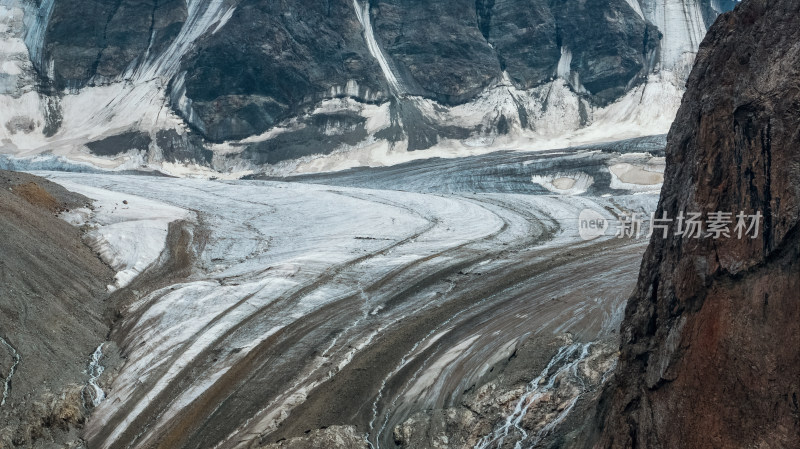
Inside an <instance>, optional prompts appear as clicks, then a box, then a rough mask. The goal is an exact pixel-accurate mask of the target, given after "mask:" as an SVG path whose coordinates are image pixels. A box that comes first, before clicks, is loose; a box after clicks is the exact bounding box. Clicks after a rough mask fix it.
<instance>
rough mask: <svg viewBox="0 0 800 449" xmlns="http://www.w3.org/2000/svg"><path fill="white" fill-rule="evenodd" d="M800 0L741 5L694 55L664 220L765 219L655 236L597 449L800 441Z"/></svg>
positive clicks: (672, 144)
mask: <svg viewBox="0 0 800 449" xmlns="http://www.w3.org/2000/svg"><path fill="white" fill-rule="evenodd" d="M798 17H800V4H799V3H797V2H795V1H790V0H777V1H766V0H750V1H748V2H743V3H742V4H741V5H740V6H739V7H738V8H737V9H736V11H735V12H733V13H729V14H727V15H725V16H723V17H722V18H720V19H719V20H718V21H717V22H716V23H715V25H714V26H713V27H712V28H711V30H710V32H709V35H708V37H707V38H706V40H705V41H704V43H703V45H702V46H701V47H700V52H699V54H698V58H697V64H696V66H695V67H694V70H693V71H692V74H691V76H690V78H689V82H688V91H687V94H686V96H685V97H684V102H683V104H682V106H681V109H680V111H679V113H678V117H677V120H676V122H675V123H674V125H673V126H672V130H671V132H670V135H669V137H668V144H667V149H666V155H667V170H666V179H665V184H664V188H663V191H662V198H661V202H660V205H659V210H658V212H657V214H656V215H657V216H661V213H662V212H665V213H667V215H668V216H669V217H676V216H677V215H678V213H680V212H681V211H687V212H688V211H698V212H703V213H704V214H707V213H709V212H715V211H722V212H733V214H734V218H733V220H734V224H732V225H731V227H732V228H733V226H734V225H735V224H736V222H737V219H736V218H735V215H736V214H738V213H739V212H740V211H744V213H745V214H756V213H760V214H761V215H762V216H763V219H762V221H761V227H760V229H759V232H758V234H757V238H753V239H751V238H747V237H744V238H742V239H739V238H738V237H737V235H736V234H732V235H731V238H721V239H717V240H715V239H711V238H705V239H690V238H677V237H673V236H670V238H667V239H662V238H654V239H653V240H652V241H651V243H650V247H649V249H648V251H647V253H646V255H645V258H644V262H643V264H642V270H641V274H640V278H639V283H638V287H637V289H636V291H635V293H634V295H633V297H632V298H631V300H630V302H629V304H628V307H627V310H626V316H625V321H624V323H623V326H622V333H621V335H622V346H621V356H620V363H619V367H618V369H617V372H616V376H615V379H614V381H613V383H612V384H611V386H610V387H609V388H607V390H606V392H605V396H604V400H603V402H602V403H601V408H600V412H599V415H598V417H597V422H598V427H597V428H598V429H602V430H600V431H598V432H600V433H601V435H600V436H601V439H600V440H599V443H597V445H596V446H594V447H615V448H617V447H619V448H621V447H647V448H674V447H693V448H706V447H726V448H732V447H762V448H788V447H794V446H795V445H796V444H797V442H798V441H799V440H800V421H799V419H800V418H799V417H798V401H800V399H798V396H799V395H800V378H798V375H797V373H798V372H800V297H798V293H797V292H798V291H800V290H799V289H800V263H799V260H800V254H799V252H800V229H799V228H800V226H799V225H798V223H799V222H800V81H798V80H800V26H798Z"/></svg>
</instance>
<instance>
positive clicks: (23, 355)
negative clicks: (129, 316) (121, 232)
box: [0, 170, 114, 448]
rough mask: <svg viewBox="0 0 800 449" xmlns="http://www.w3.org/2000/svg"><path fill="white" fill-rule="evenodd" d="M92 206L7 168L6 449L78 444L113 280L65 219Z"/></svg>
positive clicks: (2, 355)
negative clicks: (69, 212)
mask: <svg viewBox="0 0 800 449" xmlns="http://www.w3.org/2000/svg"><path fill="white" fill-rule="evenodd" d="M88 202H89V200H88V198H85V197H83V196H81V195H77V194H74V193H71V192H68V191H67V190H65V189H64V188H62V187H61V186H59V185H56V184H54V183H52V182H49V181H47V180H44V179H42V178H39V177H36V176H32V175H28V174H24V173H14V172H9V171H3V170H0V395H3V394H4V395H5V397H4V398H3V400H2V401H1V402H0V448H12V447H67V443H77V442H78V441H79V440H78V439H79V436H78V434H77V429H76V427H80V425H81V424H82V422H83V421H84V420H85V418H86V415H87V414H88V410H87V409H86V407H85V404H84V399H83V398H82V390H83V386H84V385H85V384H86V381H87V379H88V374H87V373H86V367H87V364H88V362H89V359H90V356H91V354H92V352H93V351H94V350H95V348H96V347H97V345H98V344H100V343H101V342H102V341H103V340H104V339H105V336H106V333H107V332H108V324H107V320H106V319H104V317H103V312H104V309H105V304H104V302H103V300H104V298H106V297H108V293H107V291H106V285H107V284H109V283H110V282H111V281H112V279H113V274H114V273H113V271H112V270H111V269H110V268H109V267H108V266H107V265H105V264H104V263H103V262H102V261H101V260H100V259H99V258H98V256H97V255H96V254H95V253H94V252H93V251H92V250H91V249H90V248H89V247H88V246H87V245H85V244H84V243H83V241H82V235H83V234H82V231H81V230H80V229H77V228H75V227H73V226H71V225H69V224H68V223H67V222H66V221H64V220H61V219H60V218H58V216H57V214H58V212H60V211H62V210H65V209H69V208H74V207H84V206H85V205H87V203H88Z"/></svg>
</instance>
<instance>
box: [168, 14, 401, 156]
mask: <svg viewBox="0 0 800 449" xmlns="http://www.w3.org/2000/svg"><path fill="white" fill-rule="evenodd" d="M183 70H185V71H186V72H187V76H186V81H185V87H186V95H187V97H188V98H189V99H191V100H192V102H193V108H194V111H195V112H196V114H197V120H194V121H193V123H192V124H193V125H194V126H195V127H197V128H198V129H200V130H201V131H202V133H203V134H204V136H205V137H207V138H209V139H211V140H214V141H220V140H226V139H235V138H242V137H247V136H250V135H253V134H259V133H261V132H264V131H266V130H267V129H269V128H270V127H272V126H273V125H275V124H276V123H278V122H279V121H281V120H284V119H286V118H288V117H290V116H293V115H296V114H298V113H300V112H301V111H303V110H304V109H306V108H308V107H310V106H311V105H313V104H315V103H316V102H317V101H319V100H320V99H322V98H325V97H330V96H331V95H330V92H331V88H334V87H344V86H345V85H346V84H347V82H348V81H350V80H356V81H357V82H358V85H359V86H360V89H359V94H358V95H356V96H355V97H356V98H359V99H361V100H367V99H373V100H374V99H377V98H380V97H381V96H382V94H381V92H383V91H385V89H384V86H385V83H384V81H383V78H382V75H381V70H380V68H379V67H378V64H377V62H375V60H374V58H373V57H372V56H371V55H370V53H369V50H368V49H367V46H366V43H365V42H364V39H363V38H362V37H361V25H360V24H359V22H358V19H357V18H356V15H355V11H354V8H353V4H352V1H348V0H331V1H327V2H299V1H292V0H284V1H280V2H273V1H264V0H246V1H243V2H242V3H240V4H239V5H238V7H237V9H236V11H235V13H234V14H233V17H231V19H230V21H229V22H228V23H227V24H226V25H225V27H224V29H223V30H221V31H220V32H217V33H215V34H212V35H210V36H207V37H206V38H205V39H204V40H202V42H200V43H199V45H198V47H197V49H196V50H195V51H194V52H192V53H191V54H190V55H188V56H187V58H186V59H185V60H184V64H183Z"/></svg>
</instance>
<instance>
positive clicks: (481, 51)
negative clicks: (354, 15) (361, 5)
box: [371, 0, 501, 104]
mask: <svg viewBox="0 0 800 449" xmlns="http://www.w3.org/2000/svg"><path fill="white" fill-rule="evenodd" d="M371 4H372V6H373V9H372V14H371V15H372V20H373V21H374V28H375V35H376V39H377V40H378V42H379V43H381V44H382V45H383V46H384V48H385V51H386V53H387V54H388V55H389V57H391V59H392V60H393V61H394V62H395V64H396V65H397V66H398V67H399V72H400V74H401V76H402V78H403V80H404V81H405V84H408V85H409V88H410V89H409V90H410V91H411V92H414V93H418V94H422V95H425V96H428V97H431V98H434V99H436V100H439V101H441V102H442V103H445V104H457V103H461V102H464V101H465V100H468V99H470V98H473V97H474V96H475V95H477V94H478V93H479V92H480V91H481V90H482V89H483V88H485V87H486V86H487V85H488V84H489V83H490V82H491V81H492V80H493V79H495V78H497V77H498V76H500V70H501V69H500V64H499V62H498V60H497V56H496V55H495V54H494V51H493V50H492V49H491V47H489V45H488V44H487V41H486V38H485V37H484V36H483V34H481V30H480V29H479V28H478V15H477V11H476V8H475V2H473V1H472V0H453V1H447V2H430V1H425V0H411V1H408V0H379V1H373V2H371ZM415 91H416V92H415Z"/></svg>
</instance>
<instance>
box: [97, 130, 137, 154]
mask: <svg viewBox="0 0 800 449" xmlns="http://www.w3.org/2000/svg"><path fill="white" fill-rule="evenodd" d="M150 142H151V139H150V136H149V135H147V134H144V133H139V132H127V133H124V134H118V135H116V136H111V137H106V138H105V139H102V140H97V141H94V142H89V143H88V144H86V146H87V147H89V150H90V151H91V152H92V153H94V154H97V155H99V156H114V155H117V154H121V153H125V152H127V151H129V150H141V151H147V149H148V147H149V146H150Z"/></svg>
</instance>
